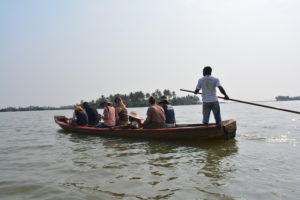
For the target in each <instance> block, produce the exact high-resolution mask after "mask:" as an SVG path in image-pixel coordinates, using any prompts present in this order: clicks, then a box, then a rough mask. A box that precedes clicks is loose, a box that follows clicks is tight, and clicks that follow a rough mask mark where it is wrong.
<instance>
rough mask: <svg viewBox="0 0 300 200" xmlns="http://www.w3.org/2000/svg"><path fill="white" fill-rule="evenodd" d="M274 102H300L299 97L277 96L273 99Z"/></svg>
mask: <svg viewBox="0 0 300 200" xmlns="http://www.w3.org/2000/svg"><path fill="white" fill-rule="evenodd" d="M275 99H276V101H295V100H300V96H298V97H289V96H277V97H275Z"/></svg>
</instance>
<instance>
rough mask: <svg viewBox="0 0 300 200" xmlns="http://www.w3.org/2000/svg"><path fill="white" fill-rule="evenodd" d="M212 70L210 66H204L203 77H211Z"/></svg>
mask: <svg viewBox="0 0 300 200" xmlns="http://www.w3.org/2000/svg"><path fill="white" fill-rule="evenodd" d="M211 72H212V68H211V67H210V66H206V67H204V68H203V75H204V76H205V75H211Z"/></svg>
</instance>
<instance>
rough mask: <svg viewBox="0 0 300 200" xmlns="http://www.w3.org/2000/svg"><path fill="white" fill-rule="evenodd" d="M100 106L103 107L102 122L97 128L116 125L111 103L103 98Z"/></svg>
mask: <svg viewBox="0 0 300 200" xmlns="http://www.w3.org/2000/svg"><path fill="white" fill-rule="evenodd" d="M100 106H102V107H104V110H103V116H101V118H102V119H103V123H101V124H100V125H99V126H97V127H99V128H110V127H113V126H115V125H116V114H115V108H114V107H113V106H112V103H111V102H110V101H109V100H105V101H103V102H101V103H100Z"/></svg>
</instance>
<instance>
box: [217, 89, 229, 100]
mask: <svg viewBox="0 0 300 200" xmlns="http://www.w3.org/2000/svg"><path fill="white" fill-rule="evenodd" d="M218 88H219V90H220V92H221V93H222V94H223V95H224V99H226V100H228V99H229V97H228V95H227V94H226V92H225V90H224V88H223V87H222V86H219V87H218Z"/></svg>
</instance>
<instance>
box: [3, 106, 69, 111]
mask: <svg viewBox="0 0 300 200" xmlns="http://www.w3.org/2000/svg"><path fill="white" fill-rule="evenodd" d="M73 107H74V106H60V107H49V106H42V107H41V106H27V107H18V108H16V107H7V108H3V109H0V112H16V111H39V110H68V109H72V108H73Z"/></svg>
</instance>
